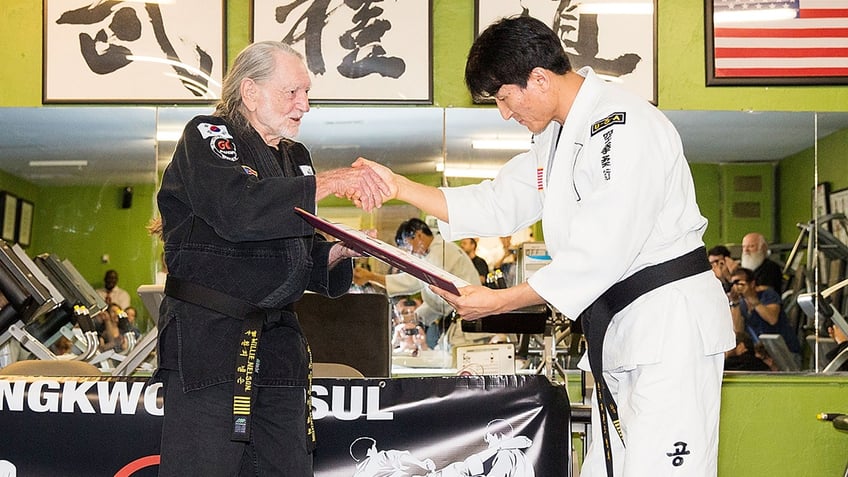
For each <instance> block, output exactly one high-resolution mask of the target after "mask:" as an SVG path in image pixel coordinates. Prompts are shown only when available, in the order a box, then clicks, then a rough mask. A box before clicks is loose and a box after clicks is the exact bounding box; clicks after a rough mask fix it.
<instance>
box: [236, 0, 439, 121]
mask: <svg viewBox="0 0 848 477" xmlns="http://www.w3.org/2000/svg"><path fill="white" fill-rule="evenodd" d="M338 3H339V4H338V5H336V4H335V2H333V4H331V2H328V1H326V0H301V1H298V2H291V1H286V0H253V1H252V2H251V15H250V17H251V18H252V19H253V24H252V25H251V26H252V28H251V37H252V40H253V41H263V40H274V41H282V42H284V43H286V44H289V45H291V46H292V47H293V48H294V49H295V50H297V51H299V52H300V53H302V54H303V55H304V57H305V59H306V66H307V67H308V68H309V71H310V73H312V75H313V78H312V89H310V91H309V100H310V102H313V103H403V104H432V103H433V79H432V77H433V66H432V63H433V61H432V58H433V52H432V50H433V49H432V43H433V42H432V28H431V22H432V0H403V1H393V2H379V3H378V2H338Z"/></svg>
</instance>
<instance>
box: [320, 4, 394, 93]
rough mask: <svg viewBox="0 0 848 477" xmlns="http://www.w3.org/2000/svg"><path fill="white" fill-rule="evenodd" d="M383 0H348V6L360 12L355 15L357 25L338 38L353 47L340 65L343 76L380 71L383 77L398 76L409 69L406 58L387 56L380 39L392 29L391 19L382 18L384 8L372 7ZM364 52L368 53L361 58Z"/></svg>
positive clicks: (355, 76)
mask: <svg viewBox="0 0 848 477" xmlns="http://www.w3.org/2000/svg"><path fill="white" fill-rule="evenodd" d="M382 1H383V0H345V5H347V6H348V7H350V8H352V9H354V10H357V12H356V13H355V14H354V15H353V22H354V24H355V26H354V28H352V29H350V30H348V31H347V32H345V34H344V35H342V36H341V37H340V38H339V44H340V45H341V46H342V48H344V49H346V50H351V52H350V53H348V54H347V55H345V57H344V58H342V62H341V64H339V66H338V68H337V69H338V71H339V73H340V74H341V75H342V76H344V77H346V78H352V79H356V78H362V77H364V76H368V75H369V74H371V73H377V74H379V75H381V76H384V77H389V78H399V77H400V76H401V75H403V73H404V72H405V71H406V62H404V60H403V58H398V57H395V56H386V50H385V49H384V48H383V46H382V45H381V44H380V39H381V38H382V37H383V35H384V34H385V33H386V32H387V31H389V30H391V28H392V24H391V22H389V21H388V20H384V19H379V17H380V15H381V14H382V13H383V9H382V8H379V7H372V4H374V3H378V2H382ZM369 50H370V51H369ZM364 51H368V53H367V54H366V55H365V56H364V57H360V53H362V52H364Z"/></svg>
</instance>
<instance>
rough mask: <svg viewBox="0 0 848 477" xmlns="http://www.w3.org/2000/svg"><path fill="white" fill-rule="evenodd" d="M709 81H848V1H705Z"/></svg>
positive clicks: (747, 83) (737, 82)
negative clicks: (847, 45) (847, 38)
mask: <svg viewBox="0 0 848 477" xmlns="http://www.w3.org/2000/svg"><path fill="white" fill-rule="evenodd" d="M705 2H706V3H705V4H704V13H705V14H704V20H705V30H706V34H705V38H706V42H707V48H706V51H707V65H706V67H707V79H706V81H707V85H709V86H714V85H715V86H720V85H778V84H779V85H805V84H807V85H808V84H821V85H825V84H848V48H845V45H846V36H848V33H846V32H848V0H781V1H779V2H776V1H768V0H705Z"/></svg>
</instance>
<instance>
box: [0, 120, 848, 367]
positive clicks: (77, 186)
mask: <svg viewBox="0 0 848 477" xmlns="http://www.w3.org/2000/svg"><path fill="white" fill-rule="evenodd" d="M211 111H212V107H211V106H208V107H182V106H175V107H153V106H138V107H135V106H133V107H129V106H119V107H112V106H92V107H78V106H73V107H68V106H64V107H60V106H50V107H38V108H0V128H2V130H3V131H4V136H3V137H2V139H0V170H2V171H3V173H5V175H4V176H2V178H3V180H4V182H3V184H2V187H0V189H2V190H6V191H13V192H15V191H17V193H18V194H19V195H20V196H21V198H23V199H26V200H30V201H32V202H33V203H34V204H35V209H34V215H35V218H34V221H33V222H34V223H33V225H34V226H33V237H32V240H33V244H32V246H31V247H30V248H29V249H27V252H28V253H30V254H34V253H42V252H54V253H57V254H58V255H59V256H62V257H67V258H69V259H70V260H72V261H73V262H74V263H75V264H76V265H77V266H78V268H79V269H80V271H81V272H82V273H83V274H84V275H85V276H86V277H87V278H88V279H89V280H90V281H91V283H92V284H97V285H99V283H98V282H99V281H100V280H101V279H102V276H103V270H104V269H105V268H108V267H116V268H119V269H120V271H121V283H122V284H123V286H124V288H126V289H133V288H134V287H135V286H137V285H139V284H143V283H149V282H151V281H152V279H153V277H154V274H155V270H156V268H155V265H154V263H155V262H156V260H157V258H158V255H157V253H156V252H157V250H156V249H155V245H150V244H151V243H152V242H153V241H152V240H151V239H150V237H148V236H147V235H146V234H145V232H144V230H143V226H144V224H145V223H146V221H147V220H149V219H150V217H151V216H152V215H153V213H154V208H155V197H154V193H155V188H156V182H157V177H158V174H157V172H158V173H161V167H163V166H164V165H165V164H167V162H169V161H170V158H171V155H172V154H173V150H174V146H175V143H176V138H177V137H178V136H179V134H180V133H181V131H182V129H183V127H184V125H185V124H186V123H187V122H188V121H189V119H190V118H191V117H193V116H194V115H197V114H207V113H209V112H211ZM665 114H666V115H667V116H668V117H669V119H670V120H671V121H672V123H674V124H675V126H676V127H677V129H678V131H679V132H680V135H681V137H682V139H683V144H684V148H685V152H686V155H687V159H688V160H689V161H690V162H691V163H692V165H693V167H692V169H693V174H694V175H695V181H696V187H698V200H699V204H700V205H701V209H702V213H703V214H704V215H705V216H707V218H708V219H709V221H710V226H709V227H708V230H707V233H708V234H711V233H712V234H713V235H712V236H710V237H708V240H707V242H708V245H715V244H718V243H727V244H731V245H738V244H739V242H740V241H741V237H742V231H743V230H744V227H746V226H745V225H744V224H746V223H748V224H750V223H751V222H750V219H740V220H741V222H739V223H742V224H743V225H739V226H728V224H733V223H734V220H736V219H734V218H733V217H731V216H730V214H731V212H732V205H733V204H732V202H728V200H729V198H730V196H731V195H733V194H734V193H735V192H733V187H734V184H735V183H734V180H733V177H735V175H731V176H728V178H727V179H722V177H724V176H723V175H722V174H725V175H726V174H728V173H727V171H733V170H735V169H734V168H736V167H740V168H743V171H745V170H748V169H750V168H752V167H754V168H757V167H759V168H763V169H764V170H766V171H771V172H770V173H771V174H772V175H768V174H767V175H766V176H764V177H768V178H770V179H768V180H770V181H771V183H772V184H773V187H772V188H771V189H769V192H767V193H760V194H759V195H761V196H768V198H769V199H770V200H772V201H779V202H777V203H778V204H779V209H780V210H778V211H777V212H774V209H772V208H763V209H762V210H763V211H764V212H765V215H766V216H767V217H766V219H767V220H766V222H767V223H769V224H771V225H769V226H767V227H765V228H764V230H763V232H765V233H766V234H767V235H768V236H769V239H770V241H772V242H775V241H777V242H781V243H783V244H788V245H789V246H788V247H787V248H786V249H777V248H776V249H775V255H774V257H775V258H780V259H786V258H788V255H789V252H790V250H791V248H792V247H791V245H792V243H793V242H794V241H795V239H796V237H798V236H799V235H801V234H802V231H801V230H800V229H798V228H797V227H795V222H800V223H804V222H807V221H809V220H810V219H811V217H812V215H813V214H812V211H811V209H810V198H811V190H812V189H813V187H814V186H815V185H816V184H817V183H818V182H833V183H832V184H831V185H832V186H833V187H832V188H833V190H832V191H831V192H832V193H837V194H834V195H839V196H844V195H845V194H838V193H841V192H844V191H842V190H841V189H843V188H845V187H846V186H848V182H846V180H848V179H843V177H844V172H841V171H844V165H843V163H844V152H845V144H846V143H848V133H846V131H847V130H848V129H846V128H848V113H845V112H828V113H817V114H814V113H810V112H745V111H665ZM168 134H170V138H169V137H167V135H168ZM157 137H159V140H158V141H157ZM298 139H299V140H300V141H302V142H303V143H304V144H306V145H307V146H308V147H309V148H310V150H311V151H312V154H313V158H314V161H315V165H316V168H317V169H318V170H319V171H320V170H326V169H330V168H334V167H344V166H347V165H349V164H350V163H351V162H352V161H353V160H355V159H356V157H358V156H365V157H368V158H369V159H372V160H375V161H378V162H381V163H383V164H386V165H388V166H389V167H391V168H392V169H394V170H395V171H397V172H399V173H402V174H406V175H410V176H413V177H414V178H415V180H428V181H429V182H428V183H431V184H433V185H440V184H448V185H460V184H465V183H472V182H476V181H479V180H480V179H479V178H470V177H460V176H464V175H478V176H480V175H486V176H491V175H492V172H491V171H492V170H493V169H496V168H498V167H500V166H501V165H503V164H504V163H505V162H506V161H508V160H509V159H510V158H511V157H512V156H514V155H515V154H516V153H517V152H519V151H517V150H500V151H498V150H481V149H474V148H473V147H472V141H473V140H476V139H507V140H519V141H522V142H524V144H525V146H523V147H526V142H527V141H528V140H529V139H530V134H529V132H528V131H527V130H526V129H525V128H524V127H523V126H521V125H519V124H517V123H516V122H515V121H513V120H504V119H503V118H502V117H501V114H500V113H499V112H498V110H497V109H496V108H494V107H474V108H439V107H346V106H323V107H314V108H312V109H311V111H310V112H309V113H308V114H307V115H306V117H305V118H304V121H303V125H302V127H301V133H300V136H299V138H298ZM816 139H818V140H819V142H818V146H817V148H816V149H815V150H813V146H814V145H815V142H814V141H815V140H816ZM814 152H815V154H816V155H817V156H816V157H814V155H813V154H814ZM814 160H817V161H818V163H819V164H820V166H819V169H820V171H819V172H820V177H819V178H815V177H814V172H816V171H818V169H816V168H815V167H814ZM51 161H62V162H58V163H57V162H51ZM157 165H158V168H157ZM752 165H753V166H752ZM157 169H158V170H157ZM468 169H471V170H476V171H475V172H472V173H463V172H462V171H463V170H468ZM757 170H759V169H757ZM774 171H779V172H780V176H779V177H775V175H776V173H775V172H774ZM443 174H444V176H443ZM737 175H738V174H737ZM741 175H742V176H743V177H744V176H748V175H751V174H750V173H749V172H744V173H743V174H741ZM778 179H779V180H778ZM743 182H744V181H743ZM129 184H132V185H134V186H135V198H134V200H133V201H132V208H131V209H122V208H121V206H120V204H121V202H120V191H121V189H123V188H124V186H126V185H129ZM143 184H146V185H143ZM774 184H777V185H774ZM787 184H789V186H787ZM778 189H779V193H780V194H784V195H785V194H788V197H778ZM786 189H791V190H790V191H789V192H786ZM744 194H748V196H751V195H752V193H749V192H744ZM322 208H323V210H324V211H325V212H326V213H327V214H328V215H329V216H330V217H331V218H332V217H333V216H334V215H338V216H339V219H341V220H342V221H344V222H346V223H350V222H355V221H356V220H358V221H359V222H358V223H359V225H360V226H362V227H374V228H377V229H378V230H379V231H380V234H381V238H385V239H389V240H391V235H392V234H393V232H394V230H395V229H396V227H397V225H398V224H399V223H400V222H401V221H403V220H406V219H408V218H409V217H411V216H415V215H417V214H418V212H417V210H415V209H414V208H411V207H409V206H406V205H403V204H397V205H395V204H390V205H388V206H384V207H383V208H382V209H380V210H378V211H377V212H374V213H371V214H361V213H359V212H357V211H352V210H351V209H350V208H349V207H348V204H346V203H343V202H342V201H340V202H338V203H333V204H330V205H326V206H325V205H322ZM778 222H782V223H778ZM790 222H791V223H790ZM354 225H355V224H354ZM734 227H735V228H734ZM757 227H759V226H757ZM775 229H779V230H778V231H779V233H775ZM139 230H140V232H139ZM116 231H118V232H117V233H116ZM831 232H833V230H832V228H831ZM800 249H801V250H800V252H799V253H798V254H796V257H793V258H792V260H790V262H794V261H795V260H796V259H797V260H798V262H797V263H791V268H790V270H797V269H798V268H802V266H806V265H805V263H806V259H805V256H806V255H807V254H808V252H807V240H806V239H804V240H803V243H802V244H801V246H800ZM819 255H822V254H821V253H820V254H819ZM104 256H110V257H111V261H110V262H108V263H105V262H103V261H102V259H103V257H104ZM737 257H738V255H737ZM811 263H816V260H812V261H811ZM822 263H823V262H822ZM822 270H823V268H822V269H820V272H819V276H820V280H821V282H820V287H821V288H822V289H824V288H827V287H828V286H831V285H833V284H834V283H835V282H834V281H833V280H834V279H837V278H839V275H838V274H837V275H835V276H834V277H835V278H834V277H831V276H830V274H825V273H823V272H822ZM811 276H812V274H811ZM793 283H795V282H793ZM802 283H803V282H802ZM810 286H813V284H812V283H811V285H810ZM801 288H802V289H804V290H806V289H807V288H809V287H808V286H807V285H806V284H803V285H802V286H801ZM844 302H845V300H841V301H840V304H839V305H838V308H839V310H840V311H841V312H842V313H843V314H845V311H846V310H845V306H844V304H843V303H844ZM790 305H791V302H790ZM813 319H814V318H813ZM813 319H811V320H813ZM806 320H807V318H806V317H805V316H804V315H803V314H802V315H801V317H800V318H799V322H801V326H808V327H809V329H806V330H804V331H803V332H804V333H808V334H813V336H812V339H813V340H814V341H815V340H816V339H817V338H816V337H815V335H814V333H812V331H813V328H812V327H813V326H815V325H814V324H808V323H807V321H806ZM819 321H820V322H826V320H824V319H822V318H821V317H819ZM819 334H820V336H819V338H821V339H819V344H820V346H819V347H821V343H823V342H826V341H827V339H829V337H828V336H827V331H826V330H824V329H822V324H821V323H820V324H819ZM822 350H823V348H822ZM821 356H824V351H822V353H821ZM823 363H824V360H822V363H821V365H823ZM808 367H809V366H808ZM818 367H820V366H818Z"/></svg>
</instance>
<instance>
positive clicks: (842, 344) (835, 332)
mask: <svg viewBox="0 0 848 477" xmlns="http://www.w3.org/2000/svg"><path fill="white" fill-rule="evenodd" d="M827 334H828V335H830V337H831V338H833V341H835V342H836V347H835V348H833V349H832V350H830V351H828V352H827V354H825V357H826V358H827V361H828V362H830V361H833V359H834V358H836V357H837V356H839V353H841V352H842V350H844V349H845V348H848V336H845V333H844V332H843V331H842V328H840V327H838V326H836V324H834V323H833V322H829V323H828V326H827ZM838 371H848V361H845V362H844V363H842V366H840V367H839V369H838Z"/></svg>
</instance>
